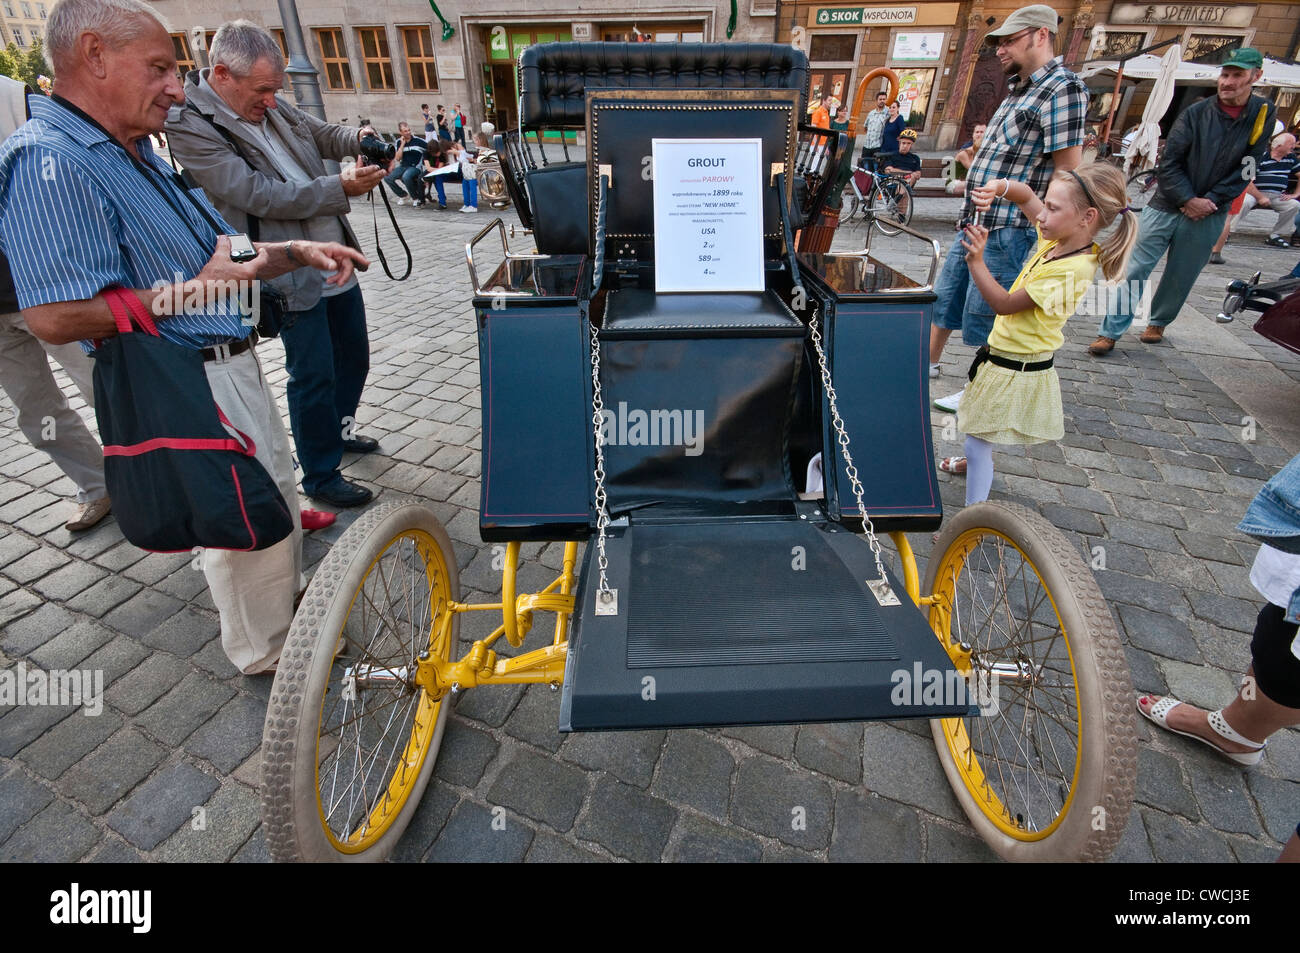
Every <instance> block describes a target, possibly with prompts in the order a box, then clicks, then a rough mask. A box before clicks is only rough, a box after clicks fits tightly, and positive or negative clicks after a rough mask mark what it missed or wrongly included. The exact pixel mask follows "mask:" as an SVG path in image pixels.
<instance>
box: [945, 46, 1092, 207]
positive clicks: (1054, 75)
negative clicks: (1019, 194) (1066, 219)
mask: <svg viewBox="0 0 1300 953" xmlns="http://www.w3.org/2000/svg"><path fill="white" fill-rule="evenodd" d="M1087 109H1088V89H1087V87H1086V86H1084V85H1083V81H1082V80H1081V79H1079V77H1077V76H1075V75H1074V73H1072V72H1070V71H1069V70H1068V69H1066V68H1065V67H1064V66H1062V65H1061V58H1060V57H1059V56H1058V57H1056V58H1055V59H1053V60H1051V61H1049V62H1047V63H1044V64H1043V65H1042V66H1040V67H1039V68H1038V69H1036V70H1034V72H1032V73H1030V74H1029V80H1028V82H1025V83H1021V82H1020V80H1019V78H1018V77H1017V78H1013V79H1012V81H1011V85H1010V88H1009V89H1008V92H1007V98H1006V99H1004V100H1002V104H1001V105H999V106H998V109H997V112H995V113H994V114H993V118H992V119H990V120H989V125H988V131H987V132H986V133H985V134H984V141H983V142H982V143H980V151H979V152H977V153H976V154H975V159H974V160H973V161H972V162H971V167H970V172H969V173H968V176H967V179H966V182H967V190H966V204H965V205H964V206H963V208H962V214H963V217H969V218H971V219H972V220H975V219H974V216H975V206H974V205H973V204H972V202H971V198H970V192H971V190H972V189H974V188H975V187H976V186H979V185H983V184H984V183H985V182H991V181H992V180H993V179H1010V180H1012V181H1013V182H1026V183H1028V184H1029V187H1030V188H1031V189H1033V190H1034V192H1035V194H1037V195H1038V196H1039V197H1040V198H1041V197H1042V196H1043V195H1044V194H1046V192H1047V183H1048V181H1049V180H1050V179H1051V178H1052V173H1053V172H1055V171H1056V163H1055V162H1054V161H1053V160H1052V153H1053V152H1060V151H1061V150H1062V149H1069V148H1070V147H1071V146H1081V145H1083V139H1084V126H1083V117H1084V114H1085V113H1086V112H1087ZM982 224H983V225H984V226H985V227H986V228H989V229H994V228H1006V227H1007V226H1009V225H1018V226H1020V227H1023V228H1028V227H1029V226H1030V225H1031V224H1032V223H1031V222H1030V221H1029V219H1028V218H1026V217H1025V215H1024V213H1022V212H1021V211H1020V209H1019V207H1018V206H1017V205H1016V204H1015V203H1014V202H1008V201H1005V200H1003V201H999V200H996V199H995V200H994V202H993V205H992V206H991V207H990V208H989V210H988V212H987V213H985V215H984V218H983V220H982Z"/></svg>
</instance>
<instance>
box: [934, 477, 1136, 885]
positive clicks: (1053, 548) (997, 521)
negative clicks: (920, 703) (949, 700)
mask: <svg viewBox="0 0 1300 953" xmlns="http://www.w3.org/2000/svg"><path fill="white" fill-rule="evenodd" d="M922 592H923V593H930V594H932V595H934V596H935V597H937V601H936V604H935V605H933V606H931V607H930V624H931V627H932V628H933V629H934V631H935V633H936V634H937V635H938V636H939V638H940V640H941V641H942V642H943V644H944V646H945V648H947V650H948V652H949V655H950V656H951V657H952V658H953V660H954V662H955V663H956V664H957V666H958V668H959V669H961V670H962V671H964V672H966V673H967V677H968V681H969V682H970V685H971V688H972V691H973V698H974V700H975V701H977V702H978V703H979V704H980V706H981V714H980V715H979V716H976V717H969V718H948V719H942V720H936V721H933V722H931V727H932V731H933V734H934V739H935V743H936V744H937V746H938V749H939V758H940V760H941V761H942V762H943V768H944V772H945V773H946V774H947V776H948V781H949V783H951V784H952V786H953V790H954V792H955V793H956V796H957V799H958V801H959V802H960V803H961V805H962V808H963V810H965V812H966V814H967V816H968V817H969V818H970V820H971V823H972V824H973V825H974V826H975V828H976V829H977V830H978V831H979V833H980V835H981V836H982V837H983V838H984V839H985V840H986V841H987V842H988V843H989V845H990V846H991V847H992V848H993V849H994V850H995V851H997V853H998V854H999V855H1001V856H1002V857H1004V858H1006V859H1008V860H1029V861H1079V860H1104V859H1105V858H1106V857H1107V856H1109V854H1110V852H1111V851H1112V850H1113V849H1114V847H1115V845H1116V844H1117V843H1118V842H1119V839H1120V836H1121V835H1122V834H1123V831H1124V825H1125V823H1126V822H1127V820H1128V813H1129V809H1130V807H1131V806H1132V801H1133V793H1134V787H1135V784H1136V778H1137V725H1136V718H1135V716H1134V713H1133V706H1132V702H1131V698H1132V688H1131V683H1130V679H1129V674H1128V664H1127V662H1126V660H1125V657H1124V649H1123V646H1122V644H1121V643H1120V640H1119V635H1118V633H1117V632H1116V631H1115V625H1114V622H1113V621H1112V619H1111V616H1110V611H1109V609H1108V608H1107V606H1106V603H1105V600H1104V599H1103V598H1102V596H1101V592H1100V590H1099V589H1098V588H1097V583H1096V581H1095V580H1094V579H1093V577H1092V575H1091V573H1090V572H1089V570H1088V568H1087V567H1086V566H1085V565H1084V563H1083V561H1082V559H1080V557H1079V554H1078V553H1077V552H1075V551H1074V549H1072V548H1071V547H1070V544H1069V543H1068V542H1067V541H1066V539H1065V537H1064V536H1063V535H1062V534H1061V533H1060V531H1058V530H1057V529H1056V528H1055V527H1054V526H1052V525H1051V524H1050V523H1048V522H1047V521H1046V520H1045V519H1043V518H1042V517H1041V516H1039V515H1038V514H1036V513H1033V512H1031V511H1029V510H1027V509H1025V508H1024V507H1020V506H1015V505H1012V504H1007V503H994V502H986V503H979V504H977V505H975V506H969V507H966V508H965V509H964V510H962V511H961V512H960V513H958V514H957V516H956V517H955V518H954V519H952V520H951V521H950V522H949V523H948V524H947V525H946V526H945V527H944V529H943V531H942V532H941V533H940V534H939V539H938V541H937V542H936V544H935V547H934V550H933V551H932V553H931V556H930V560H929V563H928V565H927V572H926V580H925V584H924V586H923V587H922Z"/></svg>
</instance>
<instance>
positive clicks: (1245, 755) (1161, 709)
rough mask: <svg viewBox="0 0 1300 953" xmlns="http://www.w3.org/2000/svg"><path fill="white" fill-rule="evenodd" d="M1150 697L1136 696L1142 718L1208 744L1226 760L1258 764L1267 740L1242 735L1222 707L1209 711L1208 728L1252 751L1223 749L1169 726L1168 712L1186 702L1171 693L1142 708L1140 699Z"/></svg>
mask: <svg viewBox="0 0 1300 953" xmlns="http://www.w3.org/2000/svg"><path fill="white" fill-rule="evenodd" d="M1150 697H1151V696H1150V695H1139V696H1138V700H1137V710H1138V714H1140V715H1141V716H1142V717H1143V718H1145V719H1147V721H1150V722H1153V723H1155V724H1156V725H1158V726H1160V727H1161V728H1163V729H1164V730H1165V731H1170V732H1173V733H1174V734H1176V735H1182V736H1183V737H1184V738H1191V739H1193V740H1194V741H1199V742H1200V743H1201V744H1203V745H1208V746H1209V747H1211V748H1213V749H1214V750H1215V751H1217V752H1218V753H1219V754H1221V755H1223V756H1224V757H1225V758H1227V759H1228V760H1230V761H1234V762H1236V763H1237V764H1240V765H1245V766H1246V767H1250V766H1251V765H1254V764H1259V761H1260V759H1261V758H1262V757H1264V745H1266V744H1267V743H1268V742H1264V741H1251V740H1250V739H1249V738H1247V737H1245V736H1244V735H1242V734H1241V733H1240V732H1238V731H1237V730H1236V729H1235V728H1233V727H1232V725H1230V724H1228V720H1227V719H1226V718H1224V717H1223V709H1222V708H1220V709H1219V710H1218V711H1212V712H1210V713H1209V714H1210V728H1211V729H1213V731H1214V733H1215V734H1217V735H1218V736H1219V737H1220V738H1222V739H1223V740H1225V741H1232V742H1235V743H1237V744H1239V745H1247V746H1249V747H1251V748H1253V749H1254V750H1253V751H1243V752H1236V751H1224V750H1223V749H1222V748H1220V747H1219V746H1218V745H1216V744H1215V743H1214V742H1213V741H1211V740H1210V739H1209V738H1202V737H1201V736H1200V735H1197V734H1193V733H1192V732H1190V731H1179V730H1178V729H1177V728H1170V727H1169V722H1168V716H1169V713H1170V712H1171V711H1173V710H1174V709H1175V708H1176V707H1178V706H1179V705H1182V704H1186V703H1185V702H1180V701H1179V700H1178V699H1177V698H1174V696H1172V695H1166V696H1165V697H1164V698H1162V699H1160V701H1158V702H1156V703H1155V704H1154V705H1152V706H1151V708H1150V710H1147V709H1144V708H1143V707H1142V700H1143V699H1149V698H1150Z"/></svg>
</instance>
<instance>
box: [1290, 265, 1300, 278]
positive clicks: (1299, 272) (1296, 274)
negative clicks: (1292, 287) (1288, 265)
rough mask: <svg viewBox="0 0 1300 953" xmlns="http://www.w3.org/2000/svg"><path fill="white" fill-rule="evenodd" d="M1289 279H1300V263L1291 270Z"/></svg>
mask: <svg viewBox="0 0 1300 953" xmlns="http://www.w3.org/2000/svg"><path fill="white" fill-rule="evenodd" d="M1287 277H1288V278H1300V261H1298V262H1296V264H1295V267H1294V268H1292V269H1291V274H1289V275H1287Z"/></svg>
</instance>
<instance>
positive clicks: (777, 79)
mask: <svg viewBox="0 0 1300 953" xmlns="http://www.w3.org/2000/svg"><path fill="white" fill-rule="evenodd" d="M519 67H520V74H521V78H520V90H519V125H520V128H522V129H543V128H546V129H557V128H563V127H569V128H572V127H575V126H584V125H585V124H586V116H585V108H586V93H587V89H588V88H591V89H796V90H799V92H800V94H801V96H802V95H805V94H806V90H807V89H808V57H807V56H806V55H805V54H804V53H803V51H802V50H797V49H795V48H794V47H793V46H784V45H781V44H777V43H540V44H538V45H536V46H530V47H528V48H527V49H526V50H524V52H523V53H522V54H521V55H520V57H519ZM805 105H806V104H805V103H804V102H803V101H802V99H801V101H800V106H799V115H801V116H802V115H803V112H804V107H805Z"/></svg>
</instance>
